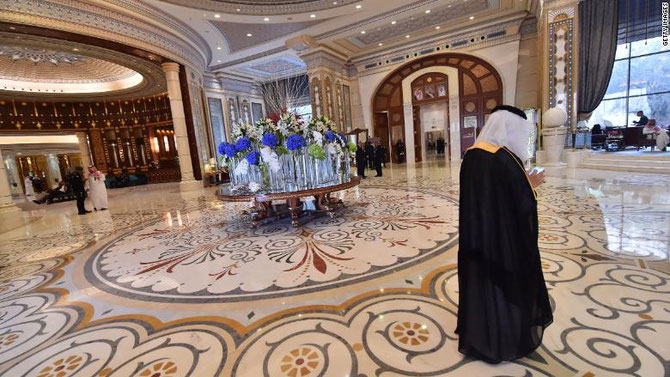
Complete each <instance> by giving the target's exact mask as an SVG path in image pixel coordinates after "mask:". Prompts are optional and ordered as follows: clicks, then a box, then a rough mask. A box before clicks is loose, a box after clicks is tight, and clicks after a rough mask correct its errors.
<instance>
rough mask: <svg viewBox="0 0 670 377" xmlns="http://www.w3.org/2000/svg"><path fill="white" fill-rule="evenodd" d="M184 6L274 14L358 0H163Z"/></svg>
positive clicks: (331, 6)
mask: <svg viewBox="0 0 670 377" xmlns="http://www.w3.org/2000/svg"><path fill="white" fill-rule="evenodd" d="M164 1H166V2H169V3H173V4H177V5H182V6H185V7H191V8H198V9H202V10H209V11H214V12H223V13H239V14H252V15H263V16H264V15H275V14H293V13H305V12H314V11H321V10H327V9H333V8H338V7H342V6H345V5H351V4H355V3H359V2H361V1H360V0H338V1H333V0H164Z"/></svg>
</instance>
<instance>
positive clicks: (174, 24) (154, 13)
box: [107, 0, 212, 64]
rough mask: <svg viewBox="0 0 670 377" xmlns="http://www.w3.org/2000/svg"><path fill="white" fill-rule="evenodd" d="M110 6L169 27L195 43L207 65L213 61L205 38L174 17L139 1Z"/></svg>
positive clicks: (123, 0) (114, 1)
mask: <svg viewBox="0 0 670 377" xmlns="http://www.w3.org/2000/svg"><path fill="white" fill-rule="evenodd" d="M107 2H108V3H110V4H116V5H119V6H122V7H124V8H126V9H128V10H130V11H132V12H133V13H137V14H141V15H142V16H144V17H148V18H151V19H154V20H156V21H158V22H159V23H160V24H161V25H166V26H169V28H170V29H173V30H174V31H176V32H178V34H179V35H181V36H183V39H184V40H185V41H186V42H190V43H193V44H195V45H196V46H197V48H198V50H200V51H201V52H202V53H203V55H204V57H205V60H206V61H207V63H208V64H209V63H210V62H211V60H212V49H211V48H210V46H209V43H207V41H206V40H205V38H203V37H202V36H201V35H200V34H198V32H196V31H195V30H193V28H191V27H190V26H188V25H187V24H185V23H183V22H181V21H180V20H179V19H177V18H175V17H173V16H172V15H170V14H168V13H166V12H163V11H162V10H160V9H159V8H156V7H153V6H151V5H149V4H146V3H143V2H141V1H138V0H107Z"/></svg>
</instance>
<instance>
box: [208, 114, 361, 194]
mask: <svg viewBox="0 0 670 377" xmlns="http://www.w3.org/2000/svg"><path fill="white" fill-rule="evenodd" d="M276 118H277V119H276V120H273V119H269V118H265V119H261V120H259V121H257V122H256V123H255V124H253V125H251V124H238V125H235V127H233V130H232V139H233V140H232V143H231V142H223V143H221V144H220V145H219V147H218V152H219V155H220V159H221V161H222V163H223V164H224V165H225V166H227V167H228V170H229V171H230V172H231V185H232V186H233V187H242V188H245V189H247V190H249V191H252V192H258V191H262V190H281V189H282V188H284V189H286V188H287V187H289V186H290V187H300V189H304V188H310V187H315V186H316V185H323V184H327V183H328V182H335V181H339V182H340V183H341V181H342V180H346V181H349V179H350V178H349V170H350V161H349V158H350V157H349V156H350V155H351V153H352V152H354V151H355V145H354V146H353V147H354V149H352V146H351V145H350V144H351V143H349V144H347V139H346V136H345V135H344V134H343V133H337V126H336V125H335V123H334V122H333V121H332V120H330V119H328V118H327V117H325V116H320V117H315V118H312V119H311V120H310V121H309V122H305V121H303V120H301V119H300V118H299V117H298V116H296V115H295V114H290V113H284V114H281V115H280V116H278V117H276Z"/></svg>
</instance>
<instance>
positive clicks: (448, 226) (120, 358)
mask: <svg viewBox="0 0 670 377" xmlns="http://www.w3.org/2000/svg"><path fill="white" fill-rule="evenodd" d="M571 174H572V173H571ZM384 175H385V176H384V178H382V179H368V180H366V181H365V182H363V184H362V185H361V187H360V188H358V189H353V190H349V191H346V192H344V193H343V195H344V196H345V202H346V203H347V208H346V209H345V210H344V211H342V212H341V214H340V215H339V216H337V217H335V218H330V217H315V218H312V219H309V221H307V222H306V223H305V224H304V226H301V227H299V228H293V227H292V226H291V224H290V221H285V222H283V221H280V222H277V223H274V224H271V225H265V226H260V227H258V228H255V229H254V228H252V227H251V226H250V224H249V223H248V222H247V219H248V217H247V216H244V215H242V214H241V213H242V211H243V210H246V209H248V206H247V205H245V204H238V205H230V204H226V205H224V204H222V203H220V202H218V201H217V200H216V199H215V198H214V195H213V190H212V189H202V190H194V191H189V192H181V191H180V190H179V186H178V185H170V184H167V185H157V186H147V187H146V188H134V189H130V190H123V191H115V192H114V195H113V196H112V197H111V198H110V199H111V201H110V211H106V212H100V213H94V214H91V215H88V216H85V217H78V216H76V212H75V209H74V204H72V203H61V204H57V205H53V206H49V207H46V210H45V209H43V208H45V207H40V208H41V209H40V208H36V210H38V211H42V213H41V214H40V215H41V216H42V217H41V218H40V219H38V220H34V221H30V222H28V223H27V225H26V226H25V227H23V228H21V229H17V230H15V231H12V232H9V233H5V234H0V377H22V376H26V377H27V376H31V377H33V376H34V377H52V376H53V377H68V376H80V377H89V376H90V377H93V376H96V377H98V376H102V377H128V376H140V377H159V376H160V377H178V376H189V377H210V376H212V377H214V376H216V377H229V376H230V377H233V376H234V377H261V376H262V377H275V376H288V377H296V376H300V377H307V376H310V377H311V376H324V377H329V376H351V377H353V376H356V377H378V376H379V377H386V376H467V377H471V376H519V377H526V376H579V377H583V376H640V377H657V376H659V377H660V376H667V375H670V345H668V344H669V343H668V342H667V336H666V334H670V261H669V252H670V189H669V188H668V187H670V185H668V184H669V183H670V177H667V176H648V175H640V174H633V175H630V176H627V177H626V178H625V179H621V178H619V177H618V176H617V175H616V174H614V173H612V174H611V175H607V174H603V173H602V172H597V174H596V173H595V172H591V171H587V170H579V171H576V172H574V175H573V176H574V177H575V178H566V177H565V176H564V175H563V176H561V175H557V176H554V177H550V178H549V179H548V181H547V183H546V184H545V185H544V186H543V187H542V188H541V189H540V190H539V203H538V208H539V221H540V237H539V245H540V249H541V254H542V268H543V271H544V274H545V280H546V283H547V288H548V290H549V294H550V299H551V303H552V307H553V309H554V319H555V320H554V323H552V324H551V326H549V327H548V328H547V330H546V332H545V334H544V339H543V343H542V346H540V348H538V349H537V350H536V351H535V352H534V353H533V354H531V355H529V356H528V357H526V358H523V359H520V360H516V361H514V362H510V363H502V364H498V365H489V364H485V363H482V362H478V361H473V360H470V359H464V358H463V357H462V356H461V354H460V353H458V349H457V344H458V337H457V335H456V334H455V333H454V329H455V326H456V318H457V314H458V279H457V278H458V271H457V268H456V256H457V245H458V192H459V191H458V189H459V188H458V181H457V178H458V168H457V167H456V166H452V167H450V166H444V164H426V165H424V166H420V167H417V168H416V169H406V168H394V169H387V170H386V171H385V173H384Z"/></svg>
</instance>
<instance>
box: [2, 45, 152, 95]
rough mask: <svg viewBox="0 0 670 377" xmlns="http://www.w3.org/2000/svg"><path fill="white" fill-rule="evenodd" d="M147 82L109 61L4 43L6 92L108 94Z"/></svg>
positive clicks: (129, 70)
mask: <svg viewBox="0 0 670 377" xmlns="http://www.w3.org/2000/svg"><path fill="white" fill-rule="evenodd" d="M77 50H78V49H77ZM143 80H144V79H143V77H142V75H141V74H140V73H138V72H135V71H133V70H132V69H130V68H126V67H123V66H121V65H118V64H116V63H112V62H109V61H105V60H101V59H96V58H92V57H85V56H83V55H80V54H75V53H71V52H65V51H56V50H51V49H47V48H43V47H33V46H17V45H6V44H0V89H2V90H7V91H17V92H33V93H35V92H37V93H64V94H89V93H104V92H110V91H116V90H123V89H128V88H132V87H134V86H136V85H139V84H140V83H141V82H142V81H143Z"/></svg>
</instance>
